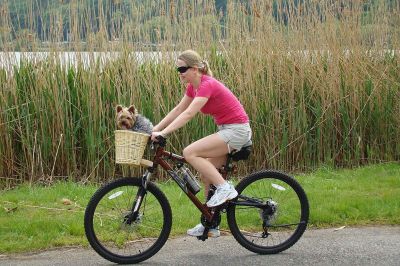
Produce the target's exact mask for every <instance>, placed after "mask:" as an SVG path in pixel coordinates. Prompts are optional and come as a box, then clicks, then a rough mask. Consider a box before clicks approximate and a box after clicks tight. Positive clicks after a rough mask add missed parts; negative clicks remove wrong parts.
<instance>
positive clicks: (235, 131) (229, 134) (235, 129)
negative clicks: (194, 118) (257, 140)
mask: <svg viewBox="0 0 400 266" xmlns="http://www.w3.org/2000/svg"><path fill="white" fill-rule="evenodd" d="M217 134H218V135H219V136H220V137H221V138H222V139H223V140H224V141H225V143H226V144H227V145H228V150H229V152H231V151H232V150H240V149H241V148H243V147H246V146H249V145H251V144H252V142H251V128H250V125H249V123H245V124H226V125H220V126H218V132H217Z"/></svg>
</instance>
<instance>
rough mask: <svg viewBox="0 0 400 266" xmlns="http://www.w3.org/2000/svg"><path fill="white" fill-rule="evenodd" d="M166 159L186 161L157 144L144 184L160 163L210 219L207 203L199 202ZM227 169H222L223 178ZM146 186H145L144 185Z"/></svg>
mask: <svg viewBox="0 0 400 266" xmlns="http://www.w3.org/2000/svg"><path fill="white" fill-rule="evenodd" d="M167 160H171V161H173V162H177V163H182V164H186V163H187V161H186V160H185V158H184V157H183V156H180V155H177V154H175V153H172V152H169V151H166V150H165V149H164V147H163V146H161V145H160V146H158V147H157V149H156V152H155V155H154V158H153V166H152V167H149V168H148V169H147V172H146V173H145V174H144V175H143V178H144V186H145V183H146V182H147V181H148V180H149V178H150V176H151V174H152V173H153V172H154V171H155V170H156V169H157V167H158V165H160V166H161V167H162V168H163V169H164V170H165V171H166V172H167V173H168V174H169V175H170V176H171V177H172V179H173V180H174V181H175V182H176V183H177V184H178V186H179V187H180V188H181V189H182V190H183V191H184V192H185V193H186V195H187V196H188V197H189V199H190V200H191V201H192V203H193V204H194V205H195V206H196V207H197V208H198V209H199V211H200V212H201V213H202V214H203V215H204V217H205V218H206V219H207V220H208V221H212V219H213V213H212V211H211V208H209V207H207V205H205V204H203V203H201V201H200V200H199V199H198V198H197V197H196V195H194V194H193V193H192V192H191V191H190V190H189V189H188V188H187V187H186V186H185V184H183V183H182V182H181V179H180V177H179V176H178V175H177V173H176V172H175V171H174V169H173V167H172V166H171V165H170V164H169V163H168V162H167ZM227 174H228V171H223V172H222V176H223V177H224V178H226V177H227ZM145 187H146V186H145Z"/></svg>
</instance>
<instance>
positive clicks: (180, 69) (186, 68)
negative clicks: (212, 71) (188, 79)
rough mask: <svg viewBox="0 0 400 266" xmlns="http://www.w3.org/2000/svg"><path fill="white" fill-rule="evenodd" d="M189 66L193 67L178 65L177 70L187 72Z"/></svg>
mask: <svg viewBox="0 0 400 266" xmlns="http://www.w3.org/2000/svg"><path fill="white" fill-rule="evenodd" d="M189 68H192V67H190V66H181V67H177V68H176V70H177V71H178V72H179V73H181V74H183V73H185V72H186V71H187V70H188V69H189Z"/></svg>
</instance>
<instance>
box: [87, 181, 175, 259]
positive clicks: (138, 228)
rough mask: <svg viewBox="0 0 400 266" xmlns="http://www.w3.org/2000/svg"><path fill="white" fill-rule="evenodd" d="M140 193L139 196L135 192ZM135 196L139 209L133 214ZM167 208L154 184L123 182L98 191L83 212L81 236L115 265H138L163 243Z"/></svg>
mask: <svg viewBox="0 0 400 266" xmlns="http://www.w3.org/2000/svg"><path fill="white" fill-rule="evenodd" d="M139 191H140V192H139ZM138 193H140V195H141V197H142V203H141V205H140V209H139V210H138V211H136V212H134V206H133V205H134V202H135V200H136V198H137V195H138ZM171 226H172V215H171V207H170V205H169V202H168V200H167V198H166V197H165V195H164V193H162V191H161V190H159V189H158V188H157V187H156V186H155V184H154V183H152V182H148V184H147V189H146V190H144V189H143V187H142V180H141V179H139V178H123V179H119V180H116V181H114V182H111V183H108V184H106V185H105V186H103V187H102V188H100V189H99V190H98V191H97V192H96V193H95V194H94V195H93V197H92V198H91V200H90V201H89V204H88V206H87V208H86V212H85V233H86V237H87V239H88V241H89V243H90V245H91V246H92V247H93V249H94V250H95V251H96V252H97V253H98V254H99V255H101V256H102V257H103V258H105V259H107V260H109V261H112V262H115V263H122V264H126V263H138V262H140V261H143V260H146V259H148V258H150V257H151V256H153V255H154V254H155V253H156V252H157V251H159V250H160V249H161V247H162V246H163V245H164V243H165V242H166V241H167V239H168V236H169V233H170V231H171Z"/></svg>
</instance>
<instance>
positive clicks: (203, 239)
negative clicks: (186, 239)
mask: <svg viewBox="0 0 400 266" xmlns="http://www.w3.org/2000/svg"><path fill="white" fill-rule="evenodd" d="M196 238H197V240H201V241H206V239H207V238H208V236H207V235H206V236H196Z"/></svg>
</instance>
